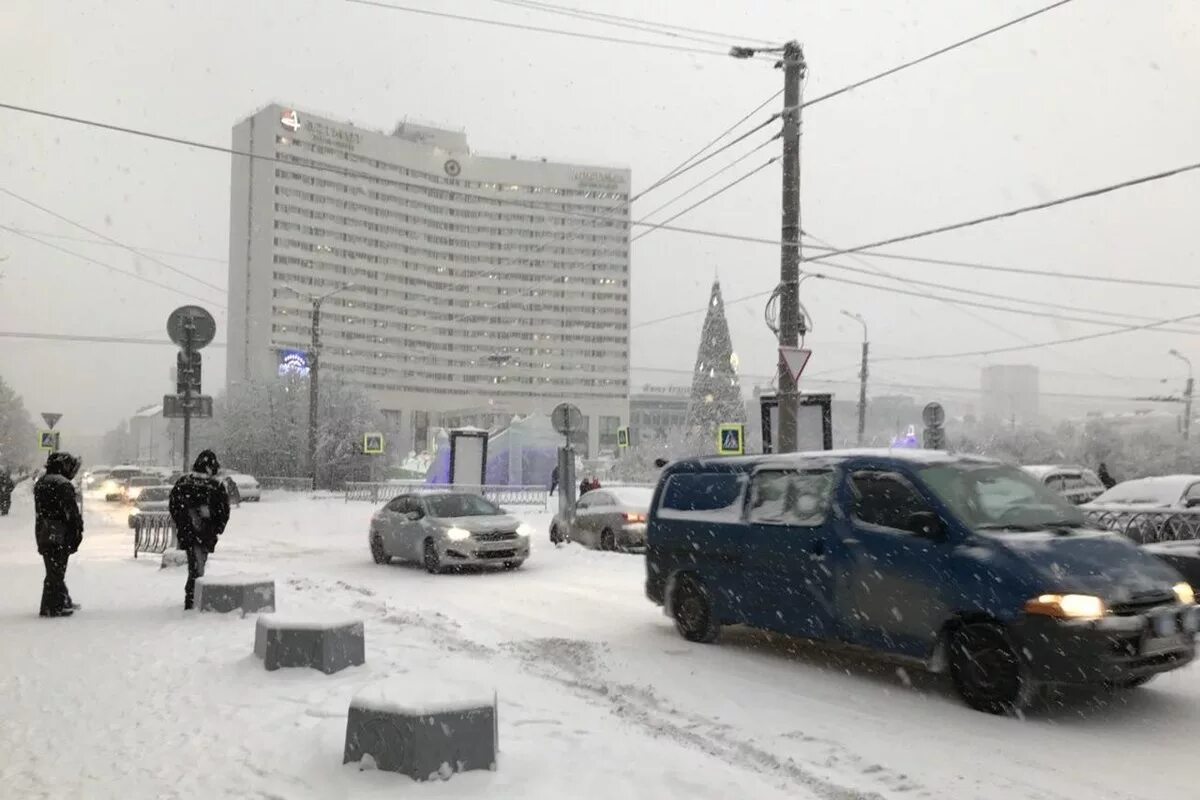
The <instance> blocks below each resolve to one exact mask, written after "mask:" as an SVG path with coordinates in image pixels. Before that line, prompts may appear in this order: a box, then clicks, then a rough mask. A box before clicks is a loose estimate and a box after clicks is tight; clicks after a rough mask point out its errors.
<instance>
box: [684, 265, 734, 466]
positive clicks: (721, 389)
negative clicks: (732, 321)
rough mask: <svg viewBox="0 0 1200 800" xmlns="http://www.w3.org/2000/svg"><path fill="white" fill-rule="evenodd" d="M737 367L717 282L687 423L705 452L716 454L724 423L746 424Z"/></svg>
mask: <svg viewBox="0 0 1200 800" xmlns="http://www.w3.org/2000/svg"><path fill="white" fill-rule="evenodd" d="M737 367H738V360H737V356H736V355H735V354H734V352H733V341H732V340H731V339H730V336H729V323H728V322H727V321H726V319H725V302H724V300H722V298H721V284H720V282H719V281H713V285H712V293H711V295H710V296H709V300H708V313H707V314H706V315H705V317H704V327H703V328H702V329H701V331H700V347H699V348H698V350H697V352H696V366H695V369H694V370H693V372H692V395H691V399H690V401H689V404H688V421H687V428H688V434H689V438H690V439H693V440H696V441H697V442H699V443H702V444H703V452H712V451H713V450H714V449H715V448H716V436H717V427H718V426H719V425H721V423H725V422H741V423H744V422H745V421H746V403H745V400H744V399H743V397H742V388H741V386H740V385H739V383H738V374H737Z"/></svg>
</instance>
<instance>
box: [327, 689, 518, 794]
mask: <svg viewBox="0 0 1200 800" xmlns="http://www.w3.org/2000/svg"><path fill="white" fill-rule="evenodd" d="M422 688H424V687H422ZM416 698H417V695H416V693H415V692H414V689H413V687H412V685H411V684H408V685H406V684H403V683H400V682H385V683H379V684H374V685H372V686H368V687H367V688H365V689H363V690H361V691H360V692H359V693H358V694H356V695H355V696H354V699H353V700H351V701H350V715H349V717H348V718H347V720H346V749H345V753H344V755H343V758H342V763H343V764H348V763H351V762H361V761H362V760H363V759H364V758H366V757H370V758H371V759H372V760H374V762H375V766H376V767H377V768H378V769H381V770H384V771H386V772H399V773H401V774H403V775H407V776H408V777H410V778H412V779H413V780H417V781H428V780H438V779H441V780H446V779H448V778H450V776H451V775H453V774H454V773H456V772H467V771H469V770H481V769H482V770H495V769H496V754H497V753H498V752H499V735H498V731H497V716H496V693H495V692H494V691H491V692H483V691H471V690H468V691H461V690H459V691H456V690H454V689H450V690H443V691H442V692H440V693H436V692H435V693H433V694H432V696H431V693H429V692H421V694H420V699H416Z"/></svg>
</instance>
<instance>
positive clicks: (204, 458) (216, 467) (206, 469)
mask: <svg viewBox="0 0 1200 800" xmlns="http://www.w3.org/2000/svg"><path fill="white" fill-rule="evenodd" d="M192 470H193V471H194V472H202V473H205V474H207V475H216V474H217V473H218V472H220V471H221V463H220V462H219V461H217V454H216V453H214V452H213V451H212V450H204V451H203V452H201V453H200V455H198V456H196V463H195V464H193V465H192Z"/></svg>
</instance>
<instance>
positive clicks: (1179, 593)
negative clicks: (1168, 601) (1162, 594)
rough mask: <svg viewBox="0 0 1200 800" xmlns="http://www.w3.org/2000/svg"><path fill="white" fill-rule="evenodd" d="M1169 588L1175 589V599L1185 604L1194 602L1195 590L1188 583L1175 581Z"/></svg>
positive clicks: (1193, 603) (1188, 604)
mask: <svg viewBox="0 0 1200 800" xmlns="http://www.w3.org/2000/svg"><path fill="white" fill-rule="evenodd" d="M1171 588H1172V589H1174V590H1175V599H1176V600H1178V601H1179V602H1181V603H1183V604H1184V605H1185V606H1191V605H1195V604H1196V592H1195V591H1194V590H1193V589H1192V585H1191V584H1190V583H1177V584H1175V585H1174V586H1172V587H1171Z"/></svg>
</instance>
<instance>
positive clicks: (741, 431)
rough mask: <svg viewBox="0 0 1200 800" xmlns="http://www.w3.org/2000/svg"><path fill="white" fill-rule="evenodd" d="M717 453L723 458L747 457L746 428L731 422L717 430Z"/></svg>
mask: <svg viewBox="0 0 1200 800" xmlns="http://www.w3.org/2000/svg"><path fill="white" fill-rule="evenodd" d="M717 452H718V453H720V454H721V455H723V456H740V455H745V453H746V426H745V425H742V424H740V423H732V422H729V423H724V424H722V425H721V426H720V427H719V428H717Z"/></svg>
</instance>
